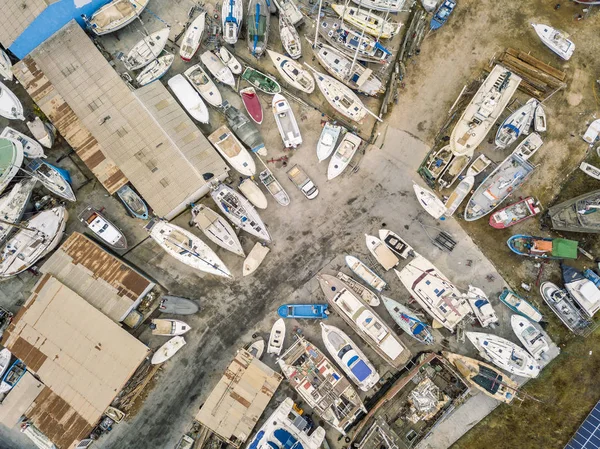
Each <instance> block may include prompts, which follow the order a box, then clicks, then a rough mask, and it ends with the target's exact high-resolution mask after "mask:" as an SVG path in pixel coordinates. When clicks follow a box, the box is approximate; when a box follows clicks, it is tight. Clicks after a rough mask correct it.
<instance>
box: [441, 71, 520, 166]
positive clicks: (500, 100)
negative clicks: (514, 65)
mask: <svg viewBox="0 0 600 449" xmlns="http://www.w3.org/2000/svg"><path fill="white" fill-rule="evenodd" d="M520 83H521V77H519V76H518V75H515V74H514V73H512V72H511V71H510V70H508V69H506V68H505V67H503V66H501V65H499V64H497V65H495V66H494V68H493V69H492V71H491V72H490V74H489V75H488V77H487V78H486V79H485V81H484V82H483V83H482V84H481V87H479V90H477V93H475V96H474V97H473V99H472V100H471V102H470V103H469V105H468V106H467V108H466V109H465V111H464V112H463V114H462V116H461V117H460V119H459V120H458V123H457V124H456V126H455V127H454V129H453V130H452V134H451V135H450V149H451V150H452V152H453V153H454V154H455V155H457V156H462V155H465V154H466V155H469V156H472V155H473V152H474V151H475V149H476V148H477V147H478V146H479V144H480V143H481V142H483V139H485V136H486V135H487V133H488V132H489V131H490V129H491V128H492V126H494V123H496V120H497V119H498V117H499V116H500V114H501V113H502V111H503V110H504V108H505V107H506V105H507V104H508V102H509V101H510V99H511V98H512V96H513V94H514V93H515V92H516V90H517V88H518V87H519V84H520Z"/></svg>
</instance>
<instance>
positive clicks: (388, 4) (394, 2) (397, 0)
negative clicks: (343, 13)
mask: <svg viewBox="0 0 600 449" xmlns="http://www.w3.org/2000/svg"><path fill="white" fill-rule="evenodd" d="M352 1H353V2H354V3H356V4H357V5H359V6H361V7H362V8H365V9H372V10H374V11H383V12H390V13H393V12H400V11H401V10H402V8H403V7H404V2H405V0H352ZM428 12H431V11H428Z"/></svg>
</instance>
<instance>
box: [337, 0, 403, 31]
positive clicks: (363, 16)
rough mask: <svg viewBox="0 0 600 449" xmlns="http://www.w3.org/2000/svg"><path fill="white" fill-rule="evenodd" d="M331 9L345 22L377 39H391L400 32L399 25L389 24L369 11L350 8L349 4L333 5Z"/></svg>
mask: <svg viewBox="0 0 600 449" xmlns="http://www.w3.org/2000/svg"><path fill="white" fill-rule="evenodd" d="M331 8H332V9H333V10H334V11H335V12H336V14H337V15H338V16H340V18H341V19H342V20H343V21H344V22H346V23H349V24H350V25H352V26H354V27H355V28H356V29H358V30H361V32H362V31H364V32H365V33H368V34H370V35H371V36H374V37H376V38H379V39H391V38H392V37H394V36H395V35H396V34H398V31H400V24H399V23H392V22H388V21H387V20H386V19H384V18H383V17H380V16H378V15H377V14H375V13H372V12H370V11H369V10H368V9H361V8H357V7H354V6H350V5H349V4H347V3H346V4H345V5H342V4H333V5H331Z"/></svg>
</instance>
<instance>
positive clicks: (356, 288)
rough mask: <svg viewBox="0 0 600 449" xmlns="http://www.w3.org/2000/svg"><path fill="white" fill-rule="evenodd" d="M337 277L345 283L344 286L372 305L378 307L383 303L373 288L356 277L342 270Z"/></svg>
mask: <svg viewBox="0 0 600 449" xmlns="http://www.w3.org/2000/svg"><path fill="white" fill-rule="evenodd" d="M336 277H337V278H338V279H339V280H340V281H342V282H343V283H344V287H346V288H347V289H348V290H352V291H353V292H354V293H356V294H357V295H358V296H359V297H360V298H361V299H362V300H363V301H364V302H366V303H367V304H369V305H370V306H371V307H377V306H378V305H379V304H381V300H380V299H379V296H377V295H376V294H375V293H373V292H372V291H371V290H369V289H368V288H367V287H365V286H364V285H362V284H361V283H360V282H358V281H357V280H355V279H354V278H352V277H350V276H348V275H347V274H344V273H342V272H341V271H340V272H338V274H337V275H336Z"/></svg>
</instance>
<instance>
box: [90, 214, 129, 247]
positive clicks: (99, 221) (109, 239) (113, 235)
mask: <svg viewBox="0 0 600 449" xmlns="http://www.w3.org/2000/svg"><path fill="white" fill-rule="evenodd" d="M79 221H81V222H82V223H83V224H84V225H85V226H87V227H88V228H89V229H90V231H92V232H93V233H94V234H96V236H98V238H100V240H102V241H103V242H104V243H106V244H107V245H108V246H110V247H111V248H114V249H118V250H125V249H127V239H126V238H125V235H124V234H123V232H122V231H121V230H120V229H119V228H118V227H117V226H116V225H114V224H113V223H112V222H111V221H110V220H109V219H108V218H106V217H105V216H104V215H102V214H101V213H100V211H98V210H96V209H94V208H93V207H91V206H88V207H86V208H85V209H84V210H83V211H81V213H80V214H79Z"/></svg>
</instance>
